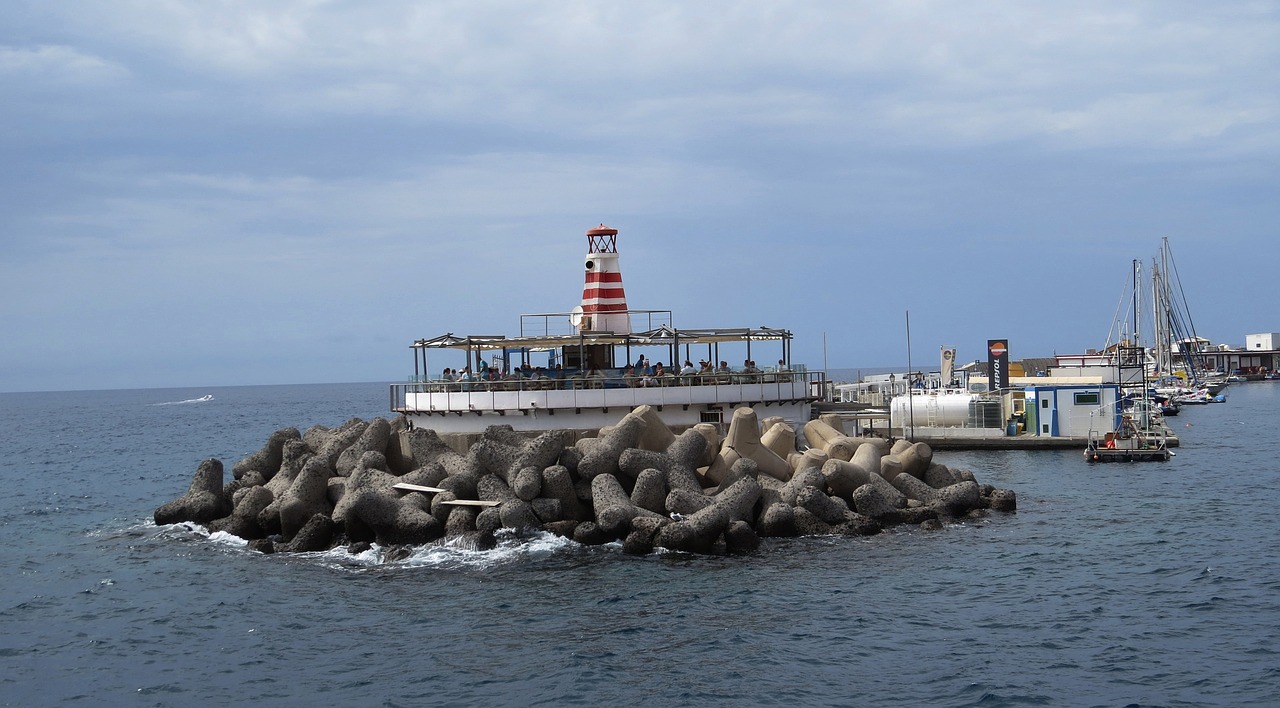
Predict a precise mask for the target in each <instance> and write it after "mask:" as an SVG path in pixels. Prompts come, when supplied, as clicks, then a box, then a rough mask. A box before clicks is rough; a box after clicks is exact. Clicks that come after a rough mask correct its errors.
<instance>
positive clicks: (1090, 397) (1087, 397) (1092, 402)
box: [1075, 391, 1101, 406]
mask: <svg viewBox="0 0 1280 708" xmlns="http://www.w3.org/2000/svg"><path fill="white" fill-rule="evenodd" d="M1075 399H1076V405H1077V406H1096V405H1098V402H1099V401H1100V400H1101V399H1100V397H1099V396H1098V393H1097V392H1096V391H1094V392H1087V391H1077V392H1076V395H1075Z"/></svg>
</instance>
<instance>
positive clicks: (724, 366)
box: [716, 360, 732, 374]
mask: <svg viewBox="0 0 1280 708" xmlns="http://www.w3.org/2000/svg"><path fill="white" fill-rule="evenodd" d="M731 372H732V369H730V368H729V362H727V361H724V360H721V361H720V366H717V367H716V373H717V374H728V373H731Z"/></svg>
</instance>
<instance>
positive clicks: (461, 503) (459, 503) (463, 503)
mask: <svg viewBox="0 0 1280 708" xmlns="http://www.w3.org/2000/svg"><path fill="white" fill-rule="evenodd" d="M440 503H441V504H452V505H454V506H498V505H499V504H501V503H502V502H500V501H477V500H475V499H454V500H452V501H441V502H440Z"/></svg>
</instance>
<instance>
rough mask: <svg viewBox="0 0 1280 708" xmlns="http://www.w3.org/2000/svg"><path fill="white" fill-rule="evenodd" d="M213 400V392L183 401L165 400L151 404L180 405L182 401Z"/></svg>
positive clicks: (202, 401)
mask: <svg viewBox="0 0 1280 708" xmlns="http://www.w3.org/2000/svg"><path fill="white" fill-rule="evenodd" d="M212 400H213V394H211V393H206V394H205V395H203V396H201V397H199V398H188V399H187V400H185V401H165V402H164V403H152V404H151V405H153V406H180V405H182V404H184V403H207V402H209V401H212Z"/></svg>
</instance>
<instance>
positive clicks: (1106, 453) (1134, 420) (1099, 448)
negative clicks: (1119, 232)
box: [1084, 259, 1173, 462]
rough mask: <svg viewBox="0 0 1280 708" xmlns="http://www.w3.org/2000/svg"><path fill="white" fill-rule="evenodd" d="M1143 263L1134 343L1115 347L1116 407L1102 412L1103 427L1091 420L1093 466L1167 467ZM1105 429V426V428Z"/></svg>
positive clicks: (1136, 272)
mask: <svg viewBox="0 0 1280 708" xmlns="http://www.w3.org/2000/svg"><path fill="white" fill-rule="evenodd" d="M1141 281H1142V263H1141V262H1140V261H1138V260H1137V259H1135V260H1134V261H1133V290H1132V293H1133V295H1132V305H1131V308H1132V309H1131V312H1132V315H1133V319H1132V322H1131V325H1132V327H1133V329H1132V332H1131V337H1125V338H1123V339H1122V340H1121V341H1120V342H1119V343H1117V344H1116V345H1115V348H1114V357H1113V360H1114V362H1115V366H1116V383H1117V384H1118V385H1119V387H1120V391H1119V395H1118V396H1117V397H1116V403H1115V404H1113V405H1112V406H1110V407H1108V408H1107V409H1105V410H1104V409H1099V410H1098V411H1097V421H1098V423H1099V424H1098V425H1097V426H1095V425H1094V424H1093V421H1094V420H1095V417H1094V416H1090V426H1089V440H1088V443H1087V444H1086V446H1085V451H1084V459H1085V460H1086V461H1088V462H1151V461H1160V462H1164V461H1167V460H1168V459H1169V458H1170V457H1172V456H1173V453H1172V452H1170V450H1169V444H1168V436H1169V428H1168V427H1167V426H1166V425H1165V424H1164V416H1163V415H1162V414H1161V411H1160V409H1159V407H1158V406H1157V405H1156V402H1155V401H1154V400H1153V399H1152V396H1151V380H1150V378H1149V375H1150V370H1151V369H1150V366H1149V364H1150V362H1149V360H1148V350H1147V348H1146V347H1145V346H1143V345H1142V327H1141V312H1142V308H1141V306H1140V304H1139V303H1140V301H1141V288H1140V287H1139V284H1140V283H1141ZM1104 423H1105V425H1104Z"/></svg>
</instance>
